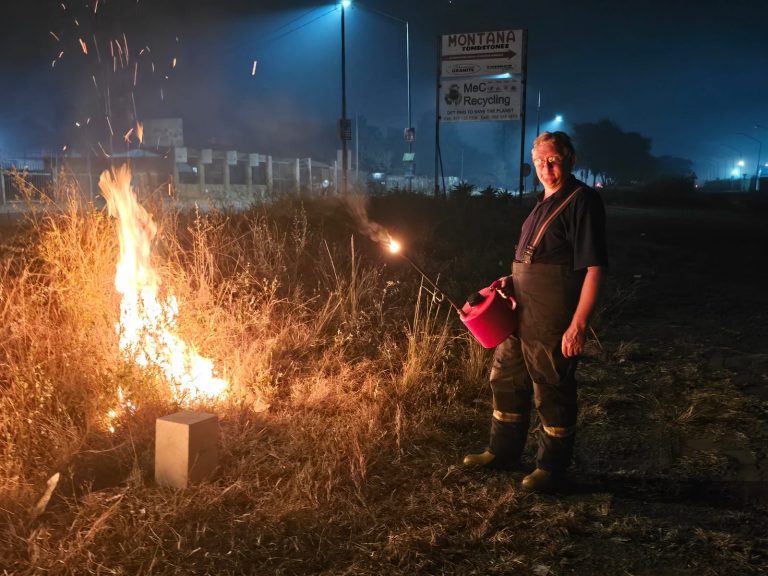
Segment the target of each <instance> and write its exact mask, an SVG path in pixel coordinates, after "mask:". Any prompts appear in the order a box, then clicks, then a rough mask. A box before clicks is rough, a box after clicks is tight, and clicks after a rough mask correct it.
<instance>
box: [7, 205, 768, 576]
mask: <svg viewBox="0 0 768 576" xmlns="http://www.w3.org/2000/svg"><path fill="white" fill-rule="evenodd" d="M605 197H606V199H607V200H608V201H609V206H608V214H609V242H610V255H611V270H610V276H609V282H608V287H607V289H606V293H605V294H604V296H603V299H602V302H601V306H600V310H599V313H598V314H597V317H596V318H595V319H594V322H593V329H594V330H593V334H592V337H591V339H590V341H589V342H588V347H587V351H586V353H585V355H584V359H583V362H582V364H581V367H580V376H579V380H580V407H581V412H580V420H579V435H578V440H577V449H576V461H575V465H574V467H573V470H572V480H573V482H572V484H571V486H570V488H569V489H568V490H567V491H566V492H564V493H562V494H559V495H555V496H544V495H529V494H525V493H522V492H521V491H519V489H518V486H519V481H520V479H521V477H522V473H505V472H482V471H467V470H465V469H462V468H461V467H460V466H459V463H460V462H461V458H462V456H463V454H464V453H465V452H467V451H471V450H475V449H478V448H482V447H483V445H484V442H485V441H486V440H487V431H488V426H489V418H490V404H489V400H490V398H489V394H490V391H489V387H488V384H487V367H488V360H489V352H488V351H485V350H483V349H482V348H480V347H479V346H478V345H477V344H476V343H474V342H473V341H472V340H471V337H470V336H468V334H467V333H466V331H465V330H464V329H463V328H462V326H461V324H460V322H459V321H458V319H457V317H456V315H455V314H454V313H453V312H451V310H450V308H449V307H448V306H447V304H446V303H445V302H437V301H435V300H434V299H433V298H432V296H431V295H430V294H429V291H428V290H427V288H426V287H425V286H423V285H422V284H421V282H420V278H419V277H418V275H417V274H416V273H415V272H414V270H413V269H412V268H411V267H410V266H409V265H408V264H407V262H405V261H404V260H403V259H402V258H400V257H398V256H393V255H391V254H388V253H387V252H386V250H385V249H384V248H383V247H382V246H381V245H380V244H378V243H377V242H374V241H373V240H372V236H375V233H376V231H377V230H378V228H377V227H376V226H375V225H374V224H373V223H378V224H380V225H382V226H384V227H385V228H386V229H387V230H388V231H389V232H390V233H391V234H392V235H393V236H394V237H396V238H398V239H399V240H401V242H402V243H403V246H404V251H405V253H406V254H407V255H408V256H409V257H410V258H412V259H413V260H414V261H415V262H418V263H419V264H420V265H421V266H422V267H423V268H424V269H425V271H426V272H427V274H429V275H430V277H431V278H432V279H433V280H434V279H436V280H437V281H438V283H439V284H440V286H441V288H442V289H443V290H444V291H445V292H446V293H447V294H449V295H451V296H452V297H453V298H454V299H455V300H458V301H463V298H464V296H466V295H467V294H469V293H470V292H472V291H474V290H476V289H477V288H479V287H481V286H483V285H484V284H487V283H488V282H490V281H491V280H492V279H494V278H496V277H498V276H501V275H502V274H505V273H506V271H507V270H508V266H509V260H510V254H511V252H512V247H513V246H514V243H515V241H516V238H517V233H518V231H519V225H520V223H521V222H522V219H523V218H524V216H525V214H526V213H527V210H528V209H529V206H526V205H523V206H521V205H518V204H517V203H515V202H514V201H512V202H510V201H508V200H504V199H491V198H469V199H463V200H449V201H437V200H433V199H431V198H425V197H420V196H411V195H407V194H389V195H385V196H382V197H375V198H373V199H371V201H370V203H369V204H368V205H365V204H364V203H362V202H360V201H358V200H349V201H340V200H337V199H309V198H304V199H294V200H290V201H281V202H278V203H274V204H270V205H266V206H255V207H254V208H252V209H251V210H249V211H247V212H245V213H237V214H235V213H228V212H226V211H223V212H214V213H210V214H207V215H199V214H196V213H194V212H192V213H176V212H173V211H171V210H169V209H168V208H167V207H163V205H162V204H161V203H159V202H154V203H153V202H152V201H151V199H150V201H149V202H148V204H147V208H148V210H149V211H150V213H152V214H153V216H154V218H155V220H156V221H157V223H158V226H159V233H158V237H157V241H156V242H155V245H154V247H153V248H154V253H153V260H154V262H155V264H156V267H157V270H158V272H159V274H160V276H161V278H162V281H163V287H164V290H166V291H168V292H173V293H174V294H175V295H176V296H177V298H178V301H179V321H178V330H179V332H180V333H181V334H182V335H183V336H184V337H185V338H187V340H188V341H190V342H193V343H194V345H195V346H196V347H197V349H198V350H199V351H200V352H201V353H202V354H204V355H206V356H209V357H211V358H212V359H214V361H215V364H216V366H217V369H218V370H219V372H220V373H221V374H222V375H223V376H224V377H226V378H227V379H228V381H229V382H230V390H229V393H228V395H227V397H226V398H223V399H221V400H219V401H217V402H203V403H197V404H193V406H192V407H193V408H196V409H200V410H206V411H210V412H214V413H216V414H217V415H218V417H219V424H220V439H219V466H218V468H217V470H216V472H215V475H214V476H213V477H212V478H211V480H210V481H208V482H204V483H201V484H199V485H195V486H192V487H189V488H187V489H184V490H173V489H169V488H162V487H158V486H157V485H156V484H155V483H154V480H153V478H154V469H153V467H154V422H155V419H156V418H157V417H158V416H163V415H165V414H169V413H172V412H175V411H176V410H177V409H179V407H180V405H179V402H178V401H175V400H174V399H173V397H172V396H171V395H170V393H169V391H168V386H167V383H165V382H163V378H162V376H161V374H159V373H158V372H157V371H156V370H154V371H153V370H143V369H140V368H138V367H137V366H136V365H135V364H134V363H132V362H129V361H128V360H126V358H125V357H124V356H123V355H122V354H121V352H120V349H119V347H118V336H117V333H116V331H115V324H116V322H117V321H118V318H119V295H118V294H117V293H116V291H115V288H114V275H115V266H116V263H117V260H118V253H119V249H118V240H117V235H116V226H115V222H114V219H111V218H110V217H108V216H107V214H106V212H104V211H102V210H96V209H94V208H93V207H89V206H80V205H78V204H77V203H75V202H72V203H69V204H67V205H66V206H65V207H64V210H47V211H43V212H41V213H35V214H33V215H31V216H30V217H29V218H28V219H25V220H23V221H22V222H20V223H18V224H13V225H11V224H8V225H7V226H6V228H7V229H4V231H3V240H2V249H1V250H2V265H1V266H0V314H1V315H2V322H1V323H0V364H1V365H2V371H1V372H0V571H2V573H3V574H18V575H28V574H29V575H31V574H77V575H83V574H125V575H128V574H131V575H133V574H180V575H181V574H217V575H225V574H232V575H235V574H328V575H331V574H334V575H336V574H350V575H352V574H354V575H358V574H360V575H366V574H370V575H374V574H375V575H379V574H404V575H405V574H430V575H431V574H463V575H470V574H476V575H485V574H521V575H525V574H533V575H536V576H548V575H551V576H560V575H567V574H578V575H582V574H583V575H606V576H609V575H610V576H613V575H629V576H640V575H666V574H674V575H700V574H723V575H724V574H734V575H737V574H738V575H748V574H755V575H756V574H765V573H766V572H768V516H766V511H768V489H767V488H768V460H767V458H768V448H767V446H768V382H767V381H766V379H767V378H768V328H766V325H767V323H768V317H767V313H766V307H765V304H764V296H763V291H762V283H763V281H764V280H765V279H766V273H765V268H764V263H765V257H764V255H763V254H762V252H761V249H762V247H763V246H765V245H766V240H768V227H766V226H765V224H764V221H763V215H764V214H765V209H764V206H765V204H764V203H762V204H760V205H757V204H748V205H736V204H734V203H732V202H729V201H728V202H727V201H725V200H723V201H722V202H721V203H719V204H718V203H717V202H709V203H706V204H705V203H697V204H695V205H691V206H690V207H669V206H659V205H656V206H643V205H642V204H638V203H636V202H633V203H631V204H627V203H623V202H622V200H621V197H620V196H618V197H617V196H614V195H613V194H612V193H611V192H610V191H607V192H605ZM118 389H120V390H121V391H123V392H124V394H125V395H127V397H128V398H130V401H131V403H132V406H133V408H130V409H127V408H125V403H123V409H122V410H121V411H120V412H119V414H118V415H117V416H115V417H114V418H112V417H107V414H108V412H109V410H110V409H113V408H115V406H116V405H117V404H118V401H117V398H118ZM110 426H111V427H112V428H113V429H114V430H113V431H110V430H109V428H110ZM532 428H533V427H532ZM529 444H530V443H529ZM532 457H533V451H532V446H531V445H529V446H528V450H527V453H526V460H527V462H528V463H529V464H532ZM55 473H59V479H58V483H56V484H55V486H53V483H51V485H52V486H53V489H52V490H51V491H50V499H48V500H46V499H45V498H44V497H43V495H44V494H45V493H46V485H47V484H46V483H47V482H48V481H49V478H51V477H52V476H53V475H54V474H55ZM41 497H43V498H41Z"/></svg>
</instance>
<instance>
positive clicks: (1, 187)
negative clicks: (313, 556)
mask: <svg viewBox="0 0 768 576" xmlns="http://www.w3.org/2000/svg"><path fill="white" fill-rule="evenodd" d="M0 196H2V197H3V205H5V168H3V163H2V162H0Z"/></svg>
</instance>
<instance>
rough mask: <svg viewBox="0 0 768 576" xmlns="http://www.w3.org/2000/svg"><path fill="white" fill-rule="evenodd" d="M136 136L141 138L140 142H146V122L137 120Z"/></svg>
mask: <svg viewBox="0 0 768 576" xmlns="http://www.w3.org/2000/svg"><path fill="white" fill-rule="evenodd" d="M136 136H138V138H139V144H144V124H142V123H141V122H136Z"/></svg>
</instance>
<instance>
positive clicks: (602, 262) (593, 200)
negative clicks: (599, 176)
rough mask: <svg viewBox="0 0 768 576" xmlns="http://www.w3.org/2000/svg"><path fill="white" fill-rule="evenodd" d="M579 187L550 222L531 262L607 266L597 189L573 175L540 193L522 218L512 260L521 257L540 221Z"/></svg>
mask: <svg viewBox="0 0 768 576" xmlns="http://www.w3.org/2000/svg"><path fill="white" fill-rule="evenodd" d="M579 186H581V187H582V189H581V190H580V191H579V192H578V193H577V194H576V196H574V197H573V198H572V199H571V201H570V202H569V203H568V205H567V206H566V207H565V209H564V210H563V211H562V212H561V213H560V214H558V215H557V216H556V217H555V219H554V220H552V222H550V224H549V228H547V230H546V232H545V233H544V236H543V237H542V238H541V242H540V243H539V245H538V247H537V248H536V251H535V252H534V254H533V258H532V259H531V263H533V264H560V265H566V266H571V267H572V268H573V270H583V269H585V268H587V267H588V266H607V265H608V247H607V242H606V236H605V206H604V205H603V199H602V198H600V195H599V194H598V193H597V191H596V190H594V189H592V188H590V187H589V186H587V185H586V184H584V183H583V182H581V181H579V180H577V179H576V178H575V177H574V176H571V177H570V179H569V180H568V181H567V182H566V183H565V184H564V185H563V186H562V187H561V188H560V190H558V191H557V192H555V193H554V194H552V195H551V196H550V197H549V198H546V199H545V198H544V194H543V193H542V194H540V195H539V198H538V201H537V202H536V206H534V208H533V210H532V211H531V213H530V214H529V215H528V218H526V219H525V222H523V228H522V230H521V232H520V241H519V242H518V244H517V250H516V252H515V260H516V261H518V262H520V261H522V260H523V255H524V253H525V247H526V246H528V244H530V243H531V242H533V239H534V237H535V234H536V232H537V230H538V228H539V226H540V224H541V223H542V222H544V220H546V219H547V216H549V215H550V214H551V213H552V211H553V210H555V209H556V208H557V207H558V206H559V205H560V203H561V202H562V201H563V200H565V199H566V198H567V197H568V196H569V195H570V194H571V192H573V191H574V189H576V188H577V187H579Z"/></svg>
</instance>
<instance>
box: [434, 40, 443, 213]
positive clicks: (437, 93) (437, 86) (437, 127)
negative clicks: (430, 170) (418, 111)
mask: <svg viewBox="0 0 768 576" xmlns="http://www.w3.org/2000/svg"><path fill="white" fill-rule="evenodd" d="M441 42H442V38H441V37H440V36H439V35H438V37H437V82H436V83H435V198H437V197H438V196H439V195H440V186H439V184H438V183H437V155H438V154H439V153H440V58H441V56H442V43H441Z"/></svg>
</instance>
